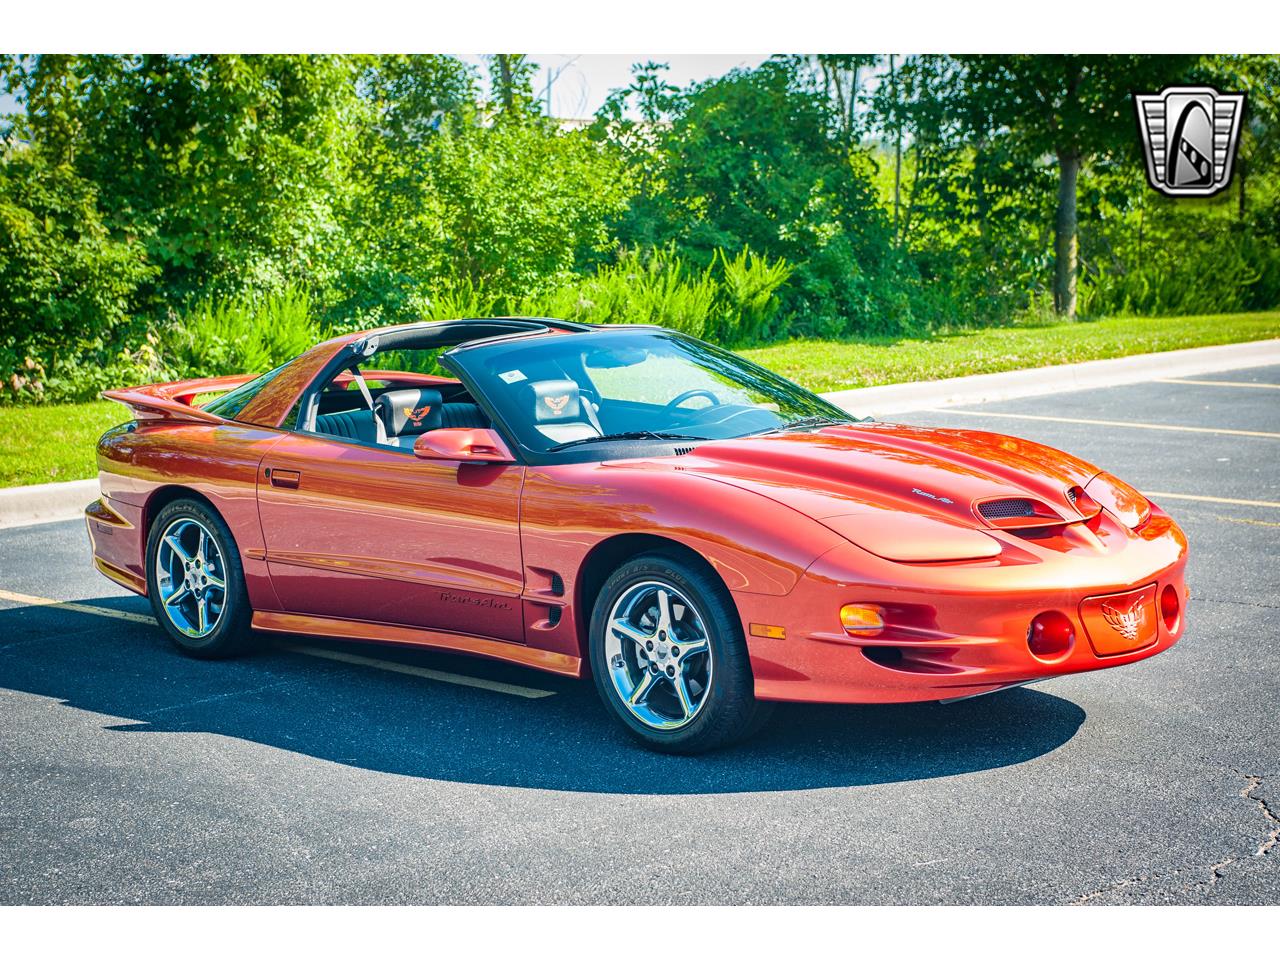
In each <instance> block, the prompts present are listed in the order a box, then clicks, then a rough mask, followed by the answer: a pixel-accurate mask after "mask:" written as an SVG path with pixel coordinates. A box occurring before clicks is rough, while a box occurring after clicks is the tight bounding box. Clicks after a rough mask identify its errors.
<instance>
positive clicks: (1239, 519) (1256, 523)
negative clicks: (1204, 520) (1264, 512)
mask: <svg viewBox="0 0 1280 960" xmlns="http://www.w3.org/2000/svg"><path fill="white" fill-rule="evenodd" d="M1214 518H1215V519H1217V520H1226V521H1227V522H1228V523H1248V524H1252V525H1253V526H1255V527H1280V523H1275V522H1274V521H1272V520H1247V519H1245V518H1244V517H1224V516H1223V515H1222V514H1220V513H1218V514H1214Z"/></svg>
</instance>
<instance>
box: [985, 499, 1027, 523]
mask: <svg viewBox="0 0 1280 960" xmlns="http://www.w3.org/2000/svg"><path fill="white" fill-rule="evenodd" d="M978 512H979V513H980V514H982V516H983V518H984V519H986V520H1008V519H1009V518H1011V517H1034V516H1035V515H1036V506H1035V504H1034V503H1032V502H1031V501H1030V500H1021V499H1013V500H988V501H987V502H986V503H984V504H981V505H979V507H978Z"/></svg>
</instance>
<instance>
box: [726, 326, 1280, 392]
mask: <svg viewBox="0 0 1280 960" xmlns="http://www.w3.org/2000/svg"><path fill="white" fill-rule="evenodd" d="M1269 337H1280V311H1275V310H1272V311H1267V312H1263V313H1236V314H1224V315H1220V316H1208V317H1158V318H1154V317H1116V318H1112V319H1109V320H1094V321H1088V322H1078V323H1055V324H1049V325H1045V326H1026V327H999V328H995V329H987V330H974V331H966V332H960V333H953V334H947V335H941V336H935V337H933V338H931V339H928V340H891V339H880V340H792V341H789V342H786V343H777V344H773V345H771V346H767V347H757V348H755V349H751V350H743V351H741V352H742V354H743V355H744V356H747V357H749V358H751V359H752V360H754V361H755V362H756V363H759V364H761V365H762V366H765V367H768V368H769V369H770V370H776V371H777V372H778V373H781V374H782V375H783V376H786V377H789V378H790V379H792V380H795V381H796V382H797V383H800V384H803V385H804V386H806V387H808V388H809V389H810V390H817V391H819V392H826V391H829V390H849V389H852V388H854V387H869V386H876V385H879V384H885V383H907V382H911V381H915V380H942V379H945V378H946V377H963V376H966V375H968V374H972V373H996V372H998V371H1001V370H1021V369H1023V368H1025V367H1047V366H1052V365H1054V364H1060V363H1079V362H1080V361H1082V360H1101V359H1103V358H1106V357H1123V356H1127V355H1129V354H1133V353H1159V352H1162V351H1164V350H1181V349H1183V348H1184V347H1205V346H1210V345H1212V344H1217V343H1242V342H1244V341H1246V340H1265V339H1267V338H1269Z"/></svg>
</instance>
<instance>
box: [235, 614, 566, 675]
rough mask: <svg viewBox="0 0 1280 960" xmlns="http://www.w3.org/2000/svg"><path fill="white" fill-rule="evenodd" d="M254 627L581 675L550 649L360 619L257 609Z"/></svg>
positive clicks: (563, 655)
mask: <svg viewBox="0 0 1280 960" xmlns="http://www.w3.org/2000/svg"><path fill="white" fill-rule="evenodd" d="M253 627H254V629H256V630H267V631H270V632H272V633H290V634H303V635H307V636H312V637H332V638H334V639H336V640H367V641H371V642H374V643H394V644H400V645H403V646H410V647H429V648H431V649H433V650H448V651H451V652H453V653H466V654H470V655H472V656H477V657H488V658H489V659H492V660H504V661H506V662H507V663H516V664H519V665H521V666H524V667H533V668H534V669H535V670H545V671H547V672H548V673H557V674H560V675H561V676H565V677H575V678H576V677H581V676H582V660H581V658H579V657H571V656H569V655H568V654H564V653H556V652H554V651H551V650H535V649H533V648H531V647H525V646H521V645H520V644H515V643H506V642H505V641H502V640H490V639H488V638H486V637H472V636H467V635H465V634H457V633H443V632H441V631H438V630H423V629H421V628H418V627H402V626H397V625H394V624H389V623H369V622H366V621H363V620H341V619H338V618H337V617H314V616H305V615H303V614H297V613H273V612H272V611H269V610H258V611H255V612H254V614H253Z"/></svg>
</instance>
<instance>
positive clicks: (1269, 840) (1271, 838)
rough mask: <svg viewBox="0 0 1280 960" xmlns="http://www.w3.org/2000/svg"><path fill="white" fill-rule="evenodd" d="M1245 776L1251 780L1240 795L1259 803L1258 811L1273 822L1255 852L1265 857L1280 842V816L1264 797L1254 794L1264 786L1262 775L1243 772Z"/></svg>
mask: <svg viewBox="0 0 1280 960" xmlns="http://www.w3.org/2000/svg"><path fill="white" fill-rule="evenodd" d="M1243 776H1244V778H1245V779H1246V780H1248V781H1249V785H1248V786H1247V787H1245V788H1244V789H1243V790H1241V791H1240V796H1241V797H1243V798H1244V799H1245V800H1252V801H1253V802H1254V803H1256V804H1257V805H1258V811H1259V812H1260V813H1261V814H1262V816H1263V817H1265V818H1266V820H1267V822H1268V823H1270V824H1271V831H1270V832H1269V833H1268V834H1267V835H1266V837H1265V838H1264V839H1263V841H1262V843H1260V844H1258V849H1257V850H1255V851H1254V852H1253V855H1254V856H1255V857H1265V856H1266V855H1267V854H1268V853H1270V852H1271V850H1272V848H1274V847H1275V845H1276V844H1277V843H1280V817H1277V816H1276V812H1275V811H1274V810H1272V809H1271V806H1270V804H1268V803H1267V801H1266V800H1265V799H1264V798H1263V797H1256V796H1254V792H1255V791H1256V790H1257V789H1258V788H1259V787H1260V786H1262V777H1259V776H1257V775H1256V774H1251V773H1246V774H1243Z"/></svg>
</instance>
